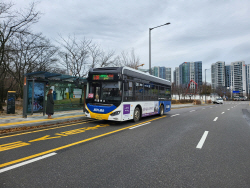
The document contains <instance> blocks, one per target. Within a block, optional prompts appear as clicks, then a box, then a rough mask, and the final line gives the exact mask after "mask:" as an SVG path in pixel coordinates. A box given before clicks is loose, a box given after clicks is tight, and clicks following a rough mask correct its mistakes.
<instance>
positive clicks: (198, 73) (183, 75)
mask: <svg viewBox="0 0 250 188" xmlns="http://www.w3.org/2000/svg"><path fill="white" fill-rule="evenodd" d="M179 78H180V79H179V85H188V84H189V82H190V80H193V81H195V82H196V83H197V84H198V86H201V85H202V61H196V62H184V63H182V64H180V65H179ZM190 88H193V89H194V88H195V84H194V83H191V84H190Z"/></svg>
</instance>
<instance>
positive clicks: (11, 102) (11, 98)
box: [7, 91, 16, 114]
mask: <svg viewBox="0 0 250 188" xmlns="http://www.w3.org/2000/svg"><path fill="white" fill-rule="evenodd" d="M15 98H16V92H15V91H8V94H7V114H15Z"/></svg>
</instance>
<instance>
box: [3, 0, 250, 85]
mask: <svg viewBox="0 0 250 188" xmlns="http://www.w3.org/2000/svg"><path fill="white" fill-rule="evenodd" d="M4 1H6V0H4ZM6 2H7V1H6ZM12 2H13V3H14V4H15V5H16V6H15V7H18V8H23V7H27V6H28V5H29V4H30V3H31V2H33V1H32V0H12ZM36 2H37V1H36ZM36 10H38V11H40V12H41V13H43V15H42V16H41V19H40V21H39V22H38V23H37V24H36V25H34V26H33V30H34V31H35V32H42V33H43V35H44V36H46V37H47V38H49V39H51V40H53V41H55V40H58V39H59V36H58V34H61V35H62V36H65V37H67V36H68V35H69V34H71V35H73V34H75V36H76V38H78V39H82V38H83V37H85V38H88V39H92V40H93V41H94V42H96V43H97V44H99V45H100V46H101V48H102V49H104V50H115V51H116V54H117V55H118V54H119V53H120V52H121V51H123V50H125V51H130V50H131V49H132V48H133V49H134V50H135V54H136V55H137V56H139V58H140V61H141V63H144V64H145V65H144V67H143V68H148V67H149V63H148V62H149V28H152V27H156V26H159V25H162V24H165V23H167V22H170V23H171V24H170V25H167V26H163V27H159V28H156V29H154V30H152V32H151V49H152V51H151V54H152V60H151V62H152V67H153V66H166V67H172V70H174V69H175V67H178V66H179V65H180V64H181V63H183V62H186V61H202V66H203V78H204V75H205V71H204V70H205V69H209V68H211V64H212V63H215V62H216V61H225V62H226V65H227V64H230V63H231V62H234V61H241V60H244V61H245V63H246V64H250V32H249V31H250V1H249V0H234V1H233V0H189V1H187V0H164V1H160V0H152V1H150V0H99V1H97V0H41V1H39V2H38V4H37V6H36ZM210 74H211V73H210V70H208V71H207V81H208V82H209V81H210Z"/></svg>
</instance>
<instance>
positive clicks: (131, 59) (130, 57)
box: [116, 49, 140, 69]
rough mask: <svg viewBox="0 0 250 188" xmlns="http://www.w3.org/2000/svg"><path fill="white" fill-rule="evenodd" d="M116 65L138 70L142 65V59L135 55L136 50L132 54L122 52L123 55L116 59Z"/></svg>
mask: <svg viewBox="0 0 250 188" xmlns="http://www.w3.org/2000/svg"><path fill="white" fill-rule="evenodd" d="M116 65H118V66H127V67H131V68H134V69H138V66H139V65H140V58H139V57H138V56H136V55H135V52H134V49H132V50H131V52H130V53H129V52H126V51H122V52H121V55H120V56H118V57H117V59H116Z"/></svg>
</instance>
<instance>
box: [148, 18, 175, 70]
mask: <svg viewBox="0 0 250 188" xmlns="http://www.w3.org/2000/svg"><path fill="white" fill-rule="evenodd" d="M169 24H170V22H168V23H165V24H163V25H159V26H156V27H153V28H149V74H152V72H151V30H153V29H155V28H157V27H161V26H164V25H169Z"/></svg>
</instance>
